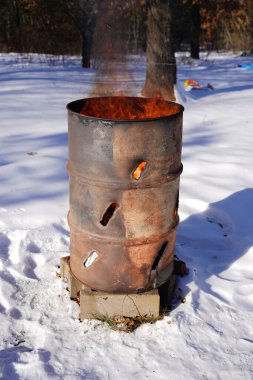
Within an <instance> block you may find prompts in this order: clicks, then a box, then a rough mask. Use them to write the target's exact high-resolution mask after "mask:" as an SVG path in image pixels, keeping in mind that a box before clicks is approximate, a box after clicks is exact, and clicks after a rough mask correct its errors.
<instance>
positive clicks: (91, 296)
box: [80, 288, 160, 320]
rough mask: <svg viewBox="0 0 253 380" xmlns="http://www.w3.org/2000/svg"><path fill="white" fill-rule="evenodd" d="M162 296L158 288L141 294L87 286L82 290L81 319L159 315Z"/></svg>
mask: <svg viewBox="0 0 253 380" xmlns="http://www.w3.org/2000/svg"><path fill="white" fill-rule="evenodd" d="M159 308H160V297H159V294H158V290H157V289H155V290H151V291H149V292H145V293H140V294H109V293H104V292H99V291H92V290H91V289H88V288H85V289H82V290H81V292H80V319H81V320H84V319H92V318H96V317H98V316H105V317H108V318H114V317H115V316H125V317H133V318H134V317H137V316H139V315H146V316H150V317H154V318H156V317H158V316H159Z"/></svg>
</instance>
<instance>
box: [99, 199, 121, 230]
mask: <svg viewBox="0 0 253 380" xmlns="http://www.w3.org/2000/svg"><path fill="white" fill-rule="evenodd" d="M118 207H119V204H118V203H117V202H113V203H111V204H110V206H109V207H107V209H106V211H105V213H104V215H103V217H102V219H101V220H100V224H102V226H104V227H105V226H107V224H108V223H109V221H110V219H111V218H112V216H113V214H114V212H115V210H116V209H117V208H118Z"/></svg>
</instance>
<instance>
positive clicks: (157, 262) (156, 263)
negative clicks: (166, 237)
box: [152, 241, 168, 270]
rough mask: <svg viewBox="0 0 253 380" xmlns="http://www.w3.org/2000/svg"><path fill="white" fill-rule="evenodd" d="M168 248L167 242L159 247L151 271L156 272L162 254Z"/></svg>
mask: <svg viewBox="0 0 253 380" xmlns="http://www.w3.org/2000/svg"><path fill="white" fill-rule="evenodd" d="M167 247H168V242H167V241H166V242H165V243H163V245H162V246H161V248H160V249H159V252H158V255H157V256H156V258H155V261H154V262H153V265H152V270H156V268H157V266H158V264H159V262H160V260H161V258H162V256H163V254H164V253H165V251H166V249H167Z"/></svg>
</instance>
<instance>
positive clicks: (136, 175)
mask: <svg viewBox="0 0 253 380" xmlns="http://www.w3.org/2000/svg"><path fill="white" fill-rule="evenodd" d="M146 165H147V163H146V161H142V162H141V163H140V164H139V165H138V166H137V168H136V169H135V171H134V172H133V174H132V177H133V179H135V180H138V179H140V177H141V173H142V172H143V170H144V169H145V167H146Z"/></svg>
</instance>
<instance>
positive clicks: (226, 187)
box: [0, 53, 253, 380]
mask: <svg viewBox="0 0 253 380" xmlns="http://www.w3.org/2000/svg"><path fill="white" fill-rule="evenodd" d="M177 59H178V85H177V98H178V101H179V102H181V103H182V104H183V105H184V106H185V113H184V136H183V157H182V161H183V164H184V172H183V175H182V177H181V187H180V209H179V211H180V217H181V223H180V225H179V228H178V231H177V241H176V255H177V256H178V257H179V258H180V259H182V260H185V261H186V263H187V265H188V267H189V269H190V273H189V275H188V276H187V277H185V278H184V279H180V281H179V283H178V285H177V293H178V295H183V296H184V297H185V298H186V302H185V303H176V300H175V305H174V306H175V307H174V309H173V311H172V312H171V313H170V314H169V315H168V316H166V317H165V318H164V319H163V320H161V321H158V322H156V323H155V324H154V325H149V324H146V325H142V326H141V327H139V328H138V329H137V330H136V331H135V332H133V333H124V332H117V331H113V330H111V329H110V328H109V327H108V326H107V325H105V324H103V323H102V322H99V321H96V320H93V321H84V322H82V323H80V322H79V320H78V313H79V307H78V305H77V304H76V303H75V302H73V301H70V300H69V295H68V292H67V291H66V284H65V283H64V282H63V281H62V280H61V279H59V278H58V277H57V276H56V275H55V272H56V268H57V265H58V264H59V261H60V257H62V256H65V255H68V254H69V229H68V225H67V220H66V215H67V211H68V177H67V173H66V162H67V158H68V149H67V113H66V110H65V106H66V104H67V103H68V102H70V101H72V100H75V99H79V98H82V97H86V96H88V95H89V94H90V93H91V92H92V84H93V83H94V80H95V79H96V72H95V70H82V69H81V68H80V66H79V64H80V62H79V58H78V57H69V58H65V59H64V60H63V59H58V58H57V57H46V56H42V55H27V56H20V55H17V54H14V53H13V54H0V112H1V119H0V136H1V139H0V183H1V186H0V326H1V330H0V350H1V351H0V376H1V379H4V380H5V379H11V380H16V379H17V380H18V379H25V380H29V379H32V380H33V379H64V380H75V379H87V380H91V379H92V380H104V379H110V380H111V379H113V380H114V379H115V380H119V379H121V380H129V379H131V378H134V379H138V380H142V379H143V380H144V379H152V380H168V379H176V380H177V379H178V380H181V379H182V380H183V379H186V378H187V379H203V380H207V379H208V380H211V379H213V380H214V379H215V380H216V379H222V380H224V379H229V380H231V379H235V380H239V379H243V380H247V379H252V378H253V355H252V354H253V313H252V311H253V282H252V280H253V272H252V266H253V222H252V214H253V189H252V180H253V174H252V167H253V154H252V141H253V128H252V122H253V113H252V104H253V74H252V71H250V70H245V69H243V68H239V67H238V65H239V64H252V57H240V56H238V55H235V54H231V53H229V54H211V55H209V56H208V57H205V56H203V58H202V59H201V60H200V61H199V62H197V61H191V60H189V59H185V58H184V57H183V56H182V55H180V54H178V57H177ZM128 68H129V72H130V74H129V75H128V77H127V78H128V80H125V79H124V78H120V77H119V78H118V82H117V85H118V86H119V87H120V86H121V88H120V89H123V90H125V91H126V93H127V94H129V95H130V94H131V95H132V94H138V93H139V91H140V89H141V87H142V85H143V82H144V79H145V62H144V60H143V59H141V58H139V57H132V58H131V60H129V62H128ZM130 79H131V81H130V83H129V80H130ZM186 79H194V80H196V81H197V82H199V83H201V84H203V85H204V86H205V85H207V84H208V83H210V84H212V86H213V87H214V90H195V91H194V90H193V91H191V92H185V91H184V89H183V83H184V81H185V80H186Z"/></svg>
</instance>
